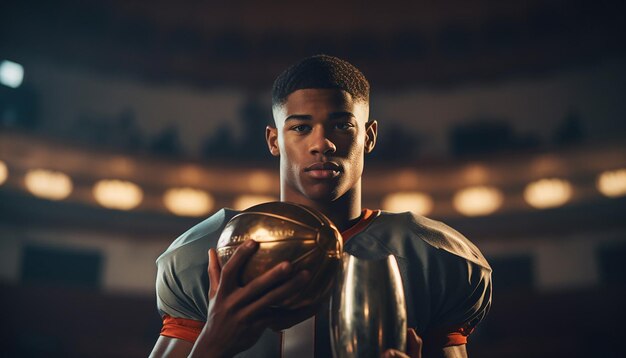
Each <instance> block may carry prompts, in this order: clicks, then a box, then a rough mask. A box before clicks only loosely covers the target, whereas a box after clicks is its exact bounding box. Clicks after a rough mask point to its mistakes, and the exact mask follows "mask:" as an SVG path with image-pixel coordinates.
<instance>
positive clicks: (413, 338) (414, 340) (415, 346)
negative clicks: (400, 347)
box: [406, 328, 424, 358]
mask: <svg viewBox="0 0 626 358" xmlns="http://www.w3.org/2000/svg"><path fill="white" fill-rule="evenodd" d="M423 344H424V342H423V341H422V339H421V338H420V337H419V336H418V335H417V333H416V332H415V330H414V329H413V328H409V330H408V332H407V335H406V352H407V353H408V354H409V356H410V357H412V358H421V357H422V346H423Z"/></svg>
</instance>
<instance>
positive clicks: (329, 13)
mask: <svg viewBox="0 0 626 358" xmlns="http://www.w3.org/2000/svg"><path fill="white" fill-rule="evenodd" d="M625 10H626V6H625V2H624V1H593V2H591V1H564V0H555V1H537V0H531V1H523V2H520V1H518V2H508V1H506V2H505V1H493V0H480V1H472V2H469V1H450V0H446V1H413V2H396V3H394V2H384V4H383V2H380V1H348V2H334V1H330V0H319V1H315V2H306V3H304V4H294V2H288V1H277V2H268V3H267V4H266V3H265V2H255V1H230V2H228V3H227V4H219V5H218V4H216V2H206V1H197V0H196V1H187V2H173V1H164V0H157V1H123V0H113V1H106V2H103V1H95V0H90V1H69V0H61V1H57V2H49V1H45V2H44V1H41V2H33V1H11V2H5V3H4V4H3V5H0V13H1V15H0V21H1V25H0V56H1V57H4V58H9V59H13V60H15V61H18V62H22V63H25V64H28V63H29V62H35V61H46V62H54V63H58V64H62V65H64V66H69V67H76V68H84V69H89V70H96V71H100V72H104V73H110V74H115V75H122V76H127V77H128V76H131V77H138V78H140V79H142V80H146V81H151V82H170V81H175V82H185V83H190V84H193V85H197V86H203V87H207V86H230V87H241V88H247V89H253V88H260V89H266V88H268V84H269V83H271V81H272V80H273V78H274V77H275V76H276V75H277V73H278V72H280V71H281V70H282V69H283V68H284V67H285V66H286V65H288V64H290V63H292V62H294V61H295V60H297V59H299V58H301V57H305V56H308V55H311V54H315V53H329V54H334V55H337V56H340V57H344V58H347V59H349V60H350V61H352V62H354V63H355V64H357V65H358V66H359V67H360V68H361V69H362V70H363V71H364V72H365V73H366V75H367V76H368V77H369V78H370V80H371V82H372V83H373V84H374V85H375V88H388V89H397V88H402V87H415V86H422V85H428V86H432V85H435V86H439V85H449V84H458V83H462V82H466V81H485V80H497V79H500V78H503V77H511V76H527V75H534V74H540V73H545V72H549V71H555V70H559V69H563V68H566V67H572V66H580V65H587V64H590V63H594V62H598V61H601V60H603V59H607V58H613V57H623V56H624V54H625V53H626V51H625V49H626V46H625V45H624V44H625V43H626V36H625V34H626V22H625V21H624V13H625Z"/></svg>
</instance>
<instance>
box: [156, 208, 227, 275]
mask: <svg viewBox="0 0 626 358" xmlns="http://www.w3.org/2000/svg"><path fill="white" fill-rule="evenodd" d="M237 213H238V212H237V211H235V210H230V209H226V208H224V209H221V210H219V211H218V212H216V213H215V214H213V215H211V216H210V217H208V218H207V219H205V220H203V221H202V222H200V223H198V224H197V225H195V226H193V227H192V228H190V229H189V230H187V231H186V232H184V233H183V234H182V235H180V236H179V237H178V238H177V239H176V240H174V241H173V242H172V243H171V244H170V246H169V247H168V248H167V250H165V252H163V254H161V256H159V258H158V259H157V265H158V266H161V265H162V264H166V263H173V262H179V263H181V264H184V263H185V262H197V261H198V259H200V258H202V259H201V260H199V261H200V262H206V261H207V257H206V256H207V251H208V250H209V248H211V247H215V245H216V243H217V239H218V238H219V235H220V233H221V232H222V229H223V228H224V226H225V225H226V223H227V222H228V220H230V219H231V218H232V217H233V216H235V215H236V214H237ZM181 258H184V260H181Z"/></svg>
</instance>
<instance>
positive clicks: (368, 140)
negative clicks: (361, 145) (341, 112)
mask: <svg viewBox="0 0 626 358" xmlns="http://www.w3.org/2000/svg"><path fill="white" fill-rule="evenodd" d="M376 136H378V122H376V120H373V121H369V122H367V123H365V153H371V152H372V150H374V147H375V146H376Z"/></svg>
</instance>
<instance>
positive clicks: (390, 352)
mask: <svg viewBox="0 0 626 358" xmlns="http://www.w3.org/2000/svg"><path fill="white" fill-rule="evenodd" d="M380 357H381V358H409V356H408V355H406V354H404V353H402V352H400V351H398V350H395V349H387V350H386V351H384V352H383V354H381V355H380ZM411 358H413V357H411Z"/></svg>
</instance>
